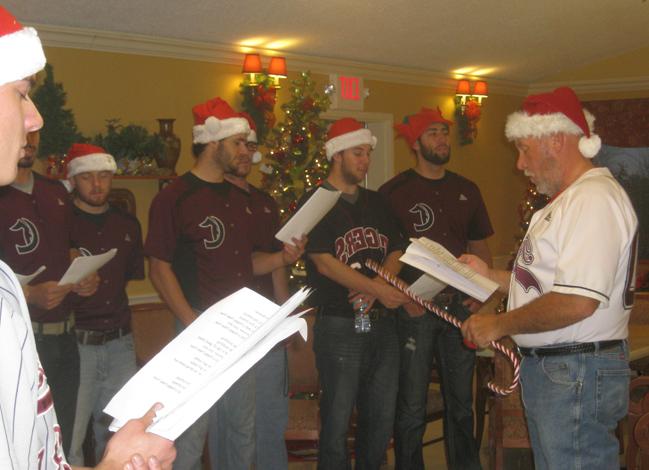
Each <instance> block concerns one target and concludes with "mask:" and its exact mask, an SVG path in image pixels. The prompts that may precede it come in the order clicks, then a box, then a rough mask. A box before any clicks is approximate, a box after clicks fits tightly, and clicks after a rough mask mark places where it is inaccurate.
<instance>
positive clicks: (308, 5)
mask: <svg viewBox="0 0 649 470" xmlns="http://www.w3.org/2000/svg"><path fill="white" fill-rule="evenodd" d="M3 4H4V6H5V7H6V8H8V9H9V10H10V11H12V12H13V13H14V14H15V15H16V16H17V17H18V18H19V19H20V20H21V21H23V22H25V23H36V24H42V25H49V26H62V27H72V28H85V29H93V30H102V31H111V32H118V33H135V34H140V35H147V36H153V37H161V38H172V39H183V40H190V41H196V42H204V43H208V44H218V45H225V46H237V45H241V44H242V41H245V40H247V39H248V40H249V39H251V38H256V39H258V40H259V41H258V43H256V44H255V45H256V47H258V48H262V49H263V48H269V49H276V50H284V51H288V52H290V53H295V54H300V55H305V56H310V57H313V58H322V59H324V58H330V59H345V60H352V61H356V62H362V63H367V64H383V65H390V66H397V67H406V68H413V69H419V70H424V71H427V72H440V73H444V74H447V73H448V74H451V73H452V72H454V71H456V70H457V69H463V68H466V67H472V68H473V69H474V70H475V69H478V72H473V74H477V75H485V76H489V77H493V78H499V79H504V80H510V81H514V82H519V83H526V84H529V83H532V82H535V81H539V80H542V79H543V78H545V77H549V76H552V75H555V74H557V73H558V72H561V71H563V70H567V69H571V68H573V67H576V66H579V65H583V64H588V63H591V62H594V61H597V60H601V59H604V58H607V57H613V56H616V55H619V54H622V53H625V52H628V51H632V50H634V49H638V48H641V47H649V33H648V31H647V30H648V29H649V2H648V1H647V0H445V1H442V0H401V1H399V0H393V1H386V0H320V1H313V0H247V1H246V0H239V1H235V0H218V1H215V0H110V1H98V0H66V1H62V0H4V1H3ZM282 41H283V43H282ZM273 42H274V44H273ZM289 67H290V64H289ZM479 70H482V72H480V71H479ZM467 73H469V74H471V73H472V72H471V71H468V72H467Z"/></svg>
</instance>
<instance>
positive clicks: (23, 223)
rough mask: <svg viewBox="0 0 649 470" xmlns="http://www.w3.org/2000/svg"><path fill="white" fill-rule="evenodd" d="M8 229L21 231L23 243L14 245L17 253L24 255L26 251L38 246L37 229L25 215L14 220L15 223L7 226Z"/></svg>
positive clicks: (28, 251)
mask: <svg viewBox="0 0 649 470" xmlns="http://www.w3.org/2000/svg"><path fill="white" fill-rule="evenodd" d="M9 230H11V231H12V232H22V235H23V243H22V244H16V245H15V246H16V252H17V253H18V254H19V255H26V254H27V253H31V252H32V251H34V250H35V249H36V248H38V243H39V236H38V229H37V228H36V225H34V223H33V222H32V221H31V220H29V219H27V218H25V217H21V218H19V219H18V220H16V223H15V224H13V225H12V226H11V227H9Z"/></svg>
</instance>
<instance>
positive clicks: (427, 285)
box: [408, 273, 447, 300]
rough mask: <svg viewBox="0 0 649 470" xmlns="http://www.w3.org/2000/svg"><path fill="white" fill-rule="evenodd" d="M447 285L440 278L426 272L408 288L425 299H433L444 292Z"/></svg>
mask: <svg viewBox="0 0 649 470" xmlns="http://www.w3.org/2000/svg"><path fill="white" fill-rule="evenodd" d="M446 286H447V284H445V283H443V282H442V281H440V280H439V279H436V278H434V277H433V276H430V275H428V274H426V273H424V274H422V275H421V276H419V278H418V279H417V280H416V281H415V282H413V283H412V284H410V288H409V289H408V290H409V291H410V292H412V293H413V294H415V295H418V296H419V297H421V298H422V299H424V300H431V299H432V298H433V297H435V296H436V295H437V294H439V293H440V292H442V291H443V290H444V288H445V287H446Z"/></svg>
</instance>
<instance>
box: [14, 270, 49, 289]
mask: <svg viewBox="0 0 649 470" xmlns="http://www.w3.org/2000/svg"><path fill="white" fill-rule="evenodd" d="M46 269H47V268H46V267H45V266H41V267H40V268H38V269H37V270H36V271H34V272H33V273H31V274H18V273H15V274H16V277H17V278H18V282H20V285H21V286H26V285H27V284H29V283H30V282H32V280H34V279H35V278H36V276H38V275H39V274H40V273H42V272H43V271H45V270H46Z"/></svg>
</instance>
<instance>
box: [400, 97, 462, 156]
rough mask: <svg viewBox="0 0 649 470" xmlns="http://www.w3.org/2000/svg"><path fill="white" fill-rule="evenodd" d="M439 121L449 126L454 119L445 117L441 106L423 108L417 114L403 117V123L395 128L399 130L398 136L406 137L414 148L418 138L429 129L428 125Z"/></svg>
mask: <svg viewBox="0 0 649 470" xmlns="http://www.w3.org/2000/svg"><path fill="white" fill-rule="evenodd" d="M437 123H438V124H445V125H447V126H451V125H453V121H449V120H448V119H444V117H443V116H442V112H441V111H440V110H439V107H438V108H437V109H431V108H421V110H420V111H419V112H418V113H417V114H413V115H411V116H406V117H405V118H403V124H396V125H395V126H394V128H395V130H396V131H397V137H403V138H404V139H406V142H408V145H409V146H410V148H412V147H413V146H414V145H415V142H417V139H419V137H421V135H422V134H423V133H424V131H425V130H426V129H428V126H430V125H431V124H437Z"/></svg>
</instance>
